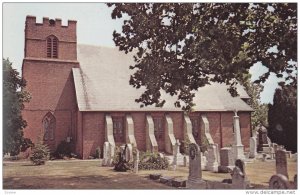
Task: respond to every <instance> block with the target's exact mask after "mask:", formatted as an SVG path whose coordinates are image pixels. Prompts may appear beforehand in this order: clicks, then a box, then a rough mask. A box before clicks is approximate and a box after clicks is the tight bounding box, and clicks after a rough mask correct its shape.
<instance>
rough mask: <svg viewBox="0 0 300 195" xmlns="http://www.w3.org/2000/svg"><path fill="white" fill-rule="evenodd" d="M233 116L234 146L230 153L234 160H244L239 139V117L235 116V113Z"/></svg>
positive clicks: (240, 139) (242, 147)
mask: <svg viewBox="0 0 300 195" xmlns="http://www.w3.org/2000/svg"><path fill="white" fill-rule="evenodd" d="M234 113H235V115H234V116H233V128H234V144H233V146H232V151H233V155H234V160H237V159H242V160H244V159H245V155H244V145H243V144H242V138H241V128H240V117H239V116H238V115H237V111H234Z"/></svg>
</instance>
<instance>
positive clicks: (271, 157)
mask: <svg viewBox="0 0 300 195" xmlns="http://www.w3.org/2000/svg"><path fill="white" fill-rule="evenodd" d="M269 156H270V159H272V160H273V159H274V156H275V151H274V148H273V147H272V146H270V147H269Z"/></svg>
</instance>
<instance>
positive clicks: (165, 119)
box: [22, 16, 252, 159]
mask: <svg viewBox="0 0 300 195" xmlns="http://www.w3.org/2000/svg"><path fill="white" fill-rule="evenodd" d="M24 52H25V57H24V60H23V66H22V75H23V77H24V78H25V79H26V81H27V87H26V90H27V91H28V92H29V93H30V94H31V96H32V99H31V101H30V102H29V103H27V104H26V105H25V109H24V111H23V118H24V119H25V120H26V121H27V124H28V126H27V127H26V129H25V130H24V134H25V137H28V138H30V139H31V140H32V141H33V142H35V141H36V140H37V138H38V137H39V136H40V137H42V138H43V139H44V142H45V143H46V144H48V145H49V146H50V148H51V149H52V151H54V150H55V149H56V147H57V146H58V145H59V144H60V143H61V141H63V140H66V141H68V142H72V143H73V144H74V148H73V150H74V152H75V153H77V154H78V155H79V156H80V157H81V158H83V159H85V158H88V157H89V156H90V155H94V154H95V152H96V148H97V147H98V146H100V147H101V148H103V144H104V142H105V141H108V142H110V143H113V144H115V145H121V144H125V143H132V144H134V145H136V146H137V148H138V149H139V150H142V151H146V150H150V151H161V152H165V153H171V152H172V145H174V142H175V140H177V139H178V140H180V141H183V140H186V139H187V140H188V141H195V142H197V143H198V144H201V143H203V132H204V131H205V129H208V130H209V132H210V134H211V135H212V138H213V141H214V142H215V143H217V144H218V145H219V147H220V148H221V147H225V146H229V145H231V144H232V143H233V115H234V112H233V111H234V110H238V116H239V117H240V128H241V137H242V143H243V145H244V146H245V148H246V150H247V148H248V147H249V138H250V136H251V125H250V122H251V120H250V114H251V111H252V109H251V108H250V107H249V106H248V105H247V104H246V103H245V100H246V99H247V98H249V96H248V95H247V94H246V92H245V91H244V89H243V88H242V87H241V86H239V87H238V92H239V94H240V96H239V97H231V95H230V94H229V93H228V91H227V86H225V85H224V84H217V83H212V84H211V85H207V86H205V87H202V88H201V89H199V90H198V92H197V93H196V96H195V98H194V102H195V104H196V106H195V108H194V112H192V113H191V114H189V115H185V114H184V112H183V111H181V110H180V109H178V108H175V107H174V104H173V103H174V101H175V99H173V97H171V96H169V95H167V94H164V97H163V98H165V99H166V104H165V105H164V107H162V108H157V107H154V106H153V107H144V108H140V105H139V104H138V103H136V102H135V101H134V100H135V99H136V98H138V97H139V95H140V94H141V93H142V92H143V89H135V88H133V87H132V86H130V85H129V76H130V74H132V72H131V71H132V70H130V69H129V66H130V65H133V63H134V61H133V58H132V55H130V54H124V53H123V52H120V51H118V49H117V48H107V47H98V46H90V45H79V44H77V36H76V21H71V20H69V21H68V25H67V26H62V24H61V20H60V19H55V20H49V19H48V18H43V23H36V18H35V17H34V16H27V18H26V25H25V50H24Z"/></svg>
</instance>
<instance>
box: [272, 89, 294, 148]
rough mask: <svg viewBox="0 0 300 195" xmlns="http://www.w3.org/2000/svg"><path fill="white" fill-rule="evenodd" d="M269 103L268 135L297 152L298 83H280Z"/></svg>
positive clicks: (273, 140) (274, 140)
mask: <svg viewBox="0 0 300 195" xmlns="http://www.w3.org/2000/svg"><path fill="white" fill-rule="evenodd" d="M280 87H281V88H278V89H276V91H275V95H274V102H273V105H271V104H270V105H269V118H268V121H269V128H268V135H269V137H270V139H271V140H272V142H275V143H277V144H280V145H284V146H285V147H286V148H287V149H288V150H291V151H293V152H297V84H296V83H291V84H289V85H284V84H283V83H281V84H280Z"/></svg>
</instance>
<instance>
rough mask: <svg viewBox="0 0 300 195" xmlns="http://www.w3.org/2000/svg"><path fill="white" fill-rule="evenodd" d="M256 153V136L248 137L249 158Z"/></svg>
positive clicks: (253, 156)
mask: <svg viewBox="0 0 300 195" xmlns="http://www.w3.org/2000/svg"><path fill="white" fill-rule="evenodd" d="M256 155H257V144H256V138H255V137H250V152H249V158H255V157H256Z"/></svg>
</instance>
